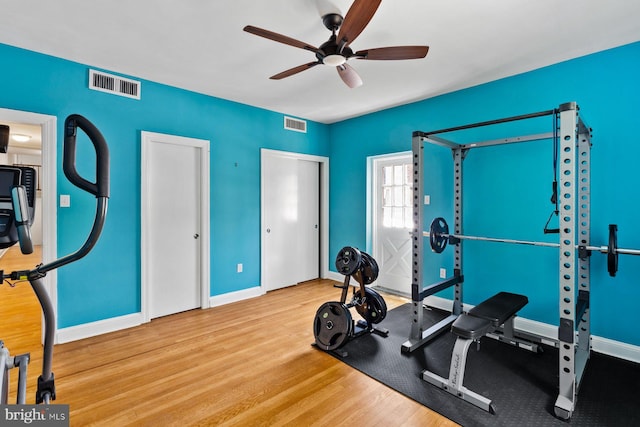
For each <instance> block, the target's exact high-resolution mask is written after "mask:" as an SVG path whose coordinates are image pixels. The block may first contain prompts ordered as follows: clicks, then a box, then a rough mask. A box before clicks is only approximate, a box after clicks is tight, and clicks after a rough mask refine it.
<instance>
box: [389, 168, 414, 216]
mask: <svg viewBox="0 0 640 427" xmlns="http://www.w3.org/2000/svg"><path fill="white" fill-rule="evenodd" d="M412 169H413V168H412V165H411V163H408V164H401V165H390V166H384V167H383V168H382V226H383V227H387V228H412V227H413V218H412V212H413V209H412V208H413V206H412V203H411V199H412V194H413V183H412V179H411V176H412V172H413V171H412Z"/></svg>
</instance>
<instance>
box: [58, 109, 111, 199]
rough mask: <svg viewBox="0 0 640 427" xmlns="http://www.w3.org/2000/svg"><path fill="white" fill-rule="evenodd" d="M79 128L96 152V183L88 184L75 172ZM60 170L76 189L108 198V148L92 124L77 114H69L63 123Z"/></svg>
mask: <svg viewBox="0 0 640 427" xmlns="http://www.w3.org/2000/svg"><path fill="white" fill-rule="evenodd" d="M77 128H80V129H82V130H83V131H84V133H85V134H86V135H87V136H88V137H89V139H90V140H91V143H93V147H94V149H95V152H96V182H95V183H93V182H89V181H87V180H86V179H84V178H83V177H81V176H80V175H79V174H78V171H77V170H76V130H77ZM62 170H63V171H64V174H65V176H66V177H67V179H68V180H69V181H70V182H71V183H72V184H73V185H75V186H76V187H78V188H81V189H83V190H85V191H87V192H89V193H91V194H93V195H94V196H96V197H109V147H107V143H106V141H105V140H104V137H103V136H102V134H101V133H100V131H99V130H98V128H96V127H95V126H94V125H93V123H91V122H90V121H89V120H87V119H86V118H85V117H83V116H81V115H79V114H71V115H70V116H69V117H67V119H66V120H65V121H64V155H63V160H62Z"/></svg>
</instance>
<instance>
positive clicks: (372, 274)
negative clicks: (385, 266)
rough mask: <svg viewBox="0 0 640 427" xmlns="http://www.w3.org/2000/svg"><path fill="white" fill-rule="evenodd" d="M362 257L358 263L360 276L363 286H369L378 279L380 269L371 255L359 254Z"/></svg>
mask: <svg viewBox="0 0 640 427" xmlns="http://www.w3.org/2000/svg"><path fill="white" fill-rule="evenodd" d="M360 255H361V256H362V262H361V263H360V274H361V275H362V280H363V281H364V284H365V285H370V284H372V283H373V282H375V281H376V279H377V278H378V273H379V272H380V269H379V268H378V263H377V262H376V260H375V259H373V257H372V256H371V255H369V254H368V253H366V252H362V251H361V252H360Z"/></svg>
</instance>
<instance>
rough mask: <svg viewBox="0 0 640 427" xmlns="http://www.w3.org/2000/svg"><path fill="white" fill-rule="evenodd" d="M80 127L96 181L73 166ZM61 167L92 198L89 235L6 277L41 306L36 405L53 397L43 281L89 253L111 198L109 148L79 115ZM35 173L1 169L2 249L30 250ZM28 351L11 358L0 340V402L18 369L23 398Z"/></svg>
mask: <svg viewBox="0 0 640 427" xmlns="http://www.w3.org/2000/svg"><path fill="white" fill-rule="evenodd" d="M78 128H80V129H81V130H82V131H84V133H85V134H86V135H87V136H88V137H89V139H90V140H91V143H92V144H93V147H94V150H95V154H96V181H95V182H90V181H88V180H86V179H84V178H83V177H82V176H80V175H79V174H78V172H77V170H76V133H77V129H78ZM62 167H63V171H64V174H65V176H66V177H67V179H68V180H69V181H70V182H71V183H72V184H73V185H75V186H76V187H78V188H80V189H82V190H84V191H86V192H88V193H91V194H93V195H94V196H95V197H96V213H95V218H94V222H93V226H92V227H91V231H90V233H89V236H88V237H87V239H86V241H85V243H84V244H83V245H82V246H81V247H80V249H78V250H77V251H76V252H74V253H71V254H69V255H67V256H65V257H62V258H59V259H57V260H55V261H52V262H50V263H48V264H41V265H38V266H36V267H35V268H34V269H32V270H21V271H13V272H10V273H5V272H4V271H3V270H0V277H1V278H2V282H4V281H5V280H13V281H28V282H29V283H30V285H31V287H32V288H33V291H34V293H35V294H36V296H37V298H38V302H39V303H40V307H41V308H42V314H43V322H44V346H43V357H42V374H41V375H40V376H39V378H38V385H37V391H36V399H35V400H36V404H40V403H44V404H49V403H50V402H51V401H53V400H55V399H56V389H55V382H54V374H53V372H52V363H53V343H54V338H55V331H56V318H55V311H54V308H53V304H52V303H51V299H50V298H49V294H48V292H47V289H46V287H45V285H44V283H43V281H42V279H43V278H44V277H45V276H46V274H47V273H48V272H49V271H52V270H55V269H57V268H60V267H62V266H65V265H67V264H70V263H72V262H75V261H78V260H79V259H81V258H83V257H84V256H85V255H87V254H88V253H89V252H90V251H91V249H92V248H93V247H94V245H95V244H96V242H97V241H98V239H99V237H100V234H101V232H102V228H103V226H104V222H105V218H106V215H107V205H108V199H109V149H108V147H107V143H106V142H105V140H104V137H103V136H102V134H101V133H100V131H99V130H98V129H97V128H96V127H95V126H94V125H93V124H92V123H91V122H90V121H89V120H87V119H86V118H84V117H83V116H80V115H77V114H73V115H70V116H69V117H67V119H66V120H65V122H64V155H63V164H62ZM35 182H36V179H35V171H34V170H32V169H31V168H22V167H9V166H1V167H0V248H8V247H11V246H13V245H15V244H16V243H18V242H19V244H20V250H21V252H22V253H23V254H29V253H32V252H33V244H32V241H31V233H30V226H31V224H32V223H33V217H34V211H35V196H34V194H35ZM28 363H29V355H28V354H25V355H20V356H11V354H10V352H9V350H8V349H7V348H6V347H5V346H4V344H3V343H2V341H0V404H3V405H6V404H7V401H8V395H9V372H10V370H11V369H14V368H18V389H17V399H16V400H17V402H16V403H17V404H18V405H24V404H25V402H26V389H27V386H26V383H27V365H28Z"/></svg>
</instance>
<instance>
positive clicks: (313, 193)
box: [298, 160, 320, 282]
mask: <svg viewBox="0 0 640 427" xmlns="http://www.w3.org/2000/svg"><path fill="white" fill-rule="evenodd" d="M319 189H320V165H319V164H318V162H312V161H308V160H298V218H299V223H298V251H299V256H300V264H299V267H300V272H299V277H298V282H304V281H307V280H313V279H317V278H318V277H320V270H319V261H320V230H319V221H320V192H319Z"/></svg>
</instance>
